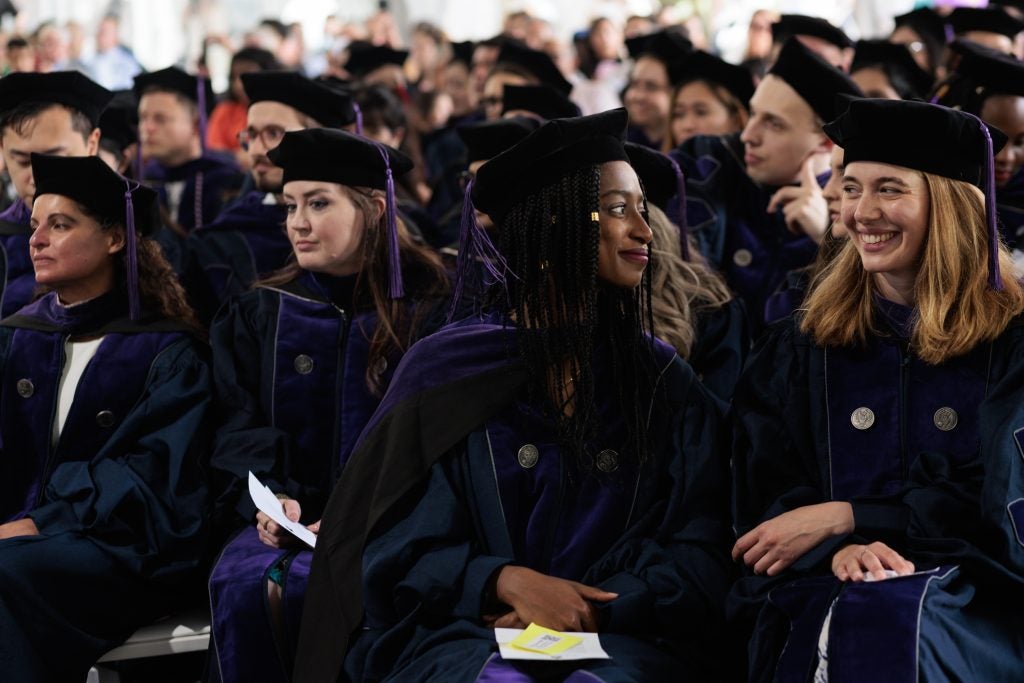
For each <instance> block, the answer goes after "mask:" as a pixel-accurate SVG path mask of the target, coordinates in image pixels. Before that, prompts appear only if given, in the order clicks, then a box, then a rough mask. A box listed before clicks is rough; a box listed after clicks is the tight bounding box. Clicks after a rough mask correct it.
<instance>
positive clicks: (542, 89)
mask: <svg viewBox="0 0 1024 683" xmlns="http://www.w3.org/2000/svg"><path fill="white" fill-rule="evenodd" d="M501 97H502V109H501V113H502V114H504V113H505V112H509V111H527V112H530V113H531V114H536V115H537V116H539V117H541V118H542V119H545V120H550V119H566V118H572V117H573V116H579V115H580V108H579V107H577V106H576V105H575V104H573V102H572V100H570V99H569V98H568V97H566V96H565V95H563V94H562V93H561V91H559V90H556V89H555V88H552V87H551V86H550V85H545V84H543V83H542V84H541V85H506V86H505V87H504V89H503V91H502V95H501Z"/></svg>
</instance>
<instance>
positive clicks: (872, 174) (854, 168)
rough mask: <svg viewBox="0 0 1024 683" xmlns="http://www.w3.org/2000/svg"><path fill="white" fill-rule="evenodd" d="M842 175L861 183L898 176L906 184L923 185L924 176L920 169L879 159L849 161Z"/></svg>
mask: <svg viewBox="0 0 1024 683" xmlns="http://www.w3.org/2000/svg"><path fill="white" fill-rule="evenodd" d="M843 177H844V178H851V179H856V180H858V181H860V182H862V183H870V182H872V181H873V180H877V179H879V178H898V179H899V180H902V181H903V182H904V183H906V184H907V185H911V186H916V185H924V176H923V175H922V173H921V172H920V171H918V170H915V169H913V168H907V167H906V166H895V165H893V164H883V163H881V162H879V161H851V162H850V163H848V164H846V168H845V169H844V170H843Z"/></svg>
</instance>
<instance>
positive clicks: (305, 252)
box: [284, 180, 384, 275]
mask: <svg viewBox="0 0 1024 683" xmlns="http://www.w3.org/2000/svg"><path fill="white" fill-rule="evenodd" d="M368 202H369V203H370V205H371V206H372V207H373V208H374V210H375V215H374V216H371V217H369V218H370V222H371V223H372V224H374V225H375V224H376V223H377V222H378V220H379V219H380V216H381V215H383V213H384V198H383V197H374V198H372V199H369V200H368ZM284 205H285V210H286V212H287V214H288V218H287V221H286V223H285V225H286V227H287V230H288V239H289V240H290V241H291V243H292V249H293V250H294V252H295V259H296V261H297V262H298V264H299V266H300V267H301V268H303V269H304V270H309V271H312V272H315V273H326V274H328V275H353V274H355V273H358V272H359V271H360V270H361V269H362V266H363V255H362V252H363V249H362V244H363V238H364V233H365V232H366V225H367V222H368V221H367V216H366V215H365V214H364V211H363V210H362V209H361V208H360V207H359V206H357V205H356V203H355V202H353V200H352V197H351V196H350V195H349V194H348V192H347V191H346V189H345V188H344V187H343V186H341V185H338V184H336V183H324V182H316V181H311V180H294V181H292V182H290V183H285V186H284Z"/></svg>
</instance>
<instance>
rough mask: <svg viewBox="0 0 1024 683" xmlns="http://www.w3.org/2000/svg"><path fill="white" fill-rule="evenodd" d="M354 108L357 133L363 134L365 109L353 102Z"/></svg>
mask: <svg viewBox="0 0 1024 683" xmlns="http://www.w3.org/2000/svg"><path fill="white" fill-rule="evenodd" d="M352 109H353V110H354V111H355V112H356V135H362V134H363V110H362V109H360V108H359V105H358V104H356V103H355V102H353V103H352Z"/></svg>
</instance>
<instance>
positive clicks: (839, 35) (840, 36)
mask: <svg viewBox="0 0 1024 683" xmlns="http://www.w3.org/2000/svg"><path fill="white" fill-rule="evenodd" d="M793 36H814V37H815V38H820V39H821V40H824V41H825V42H827V43H832V44H833V45H835V46H836V47H840V48H844V47H853V41H852V40H850V37H849V36H847V35H846V34H845V33H844V32H843V30H842V29H841V28H839V27H838V26H833V25H832V24H830V23H829V22H828V21H826V20H825V19H822V18H820V17H808V16H806V15H803V14H783V15H782V16H780V17H779V20H778V21H776V22H775V23H774V24H772V41H774V42H775V43H784V42H786V41H787V40H789V39H790V38H792V37H793Z"/></svg>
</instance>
